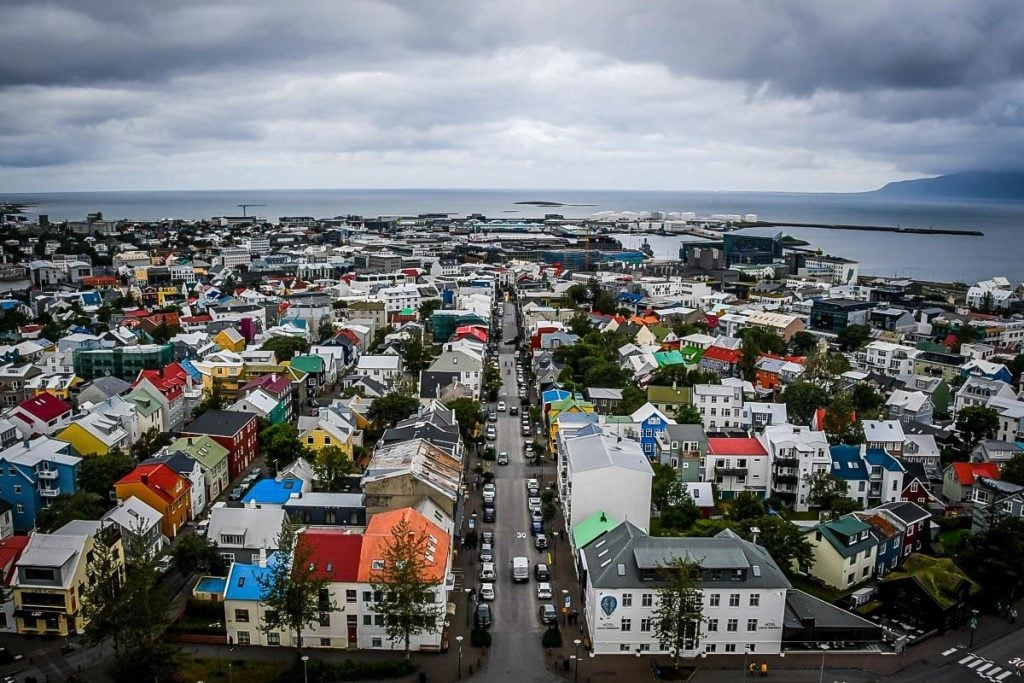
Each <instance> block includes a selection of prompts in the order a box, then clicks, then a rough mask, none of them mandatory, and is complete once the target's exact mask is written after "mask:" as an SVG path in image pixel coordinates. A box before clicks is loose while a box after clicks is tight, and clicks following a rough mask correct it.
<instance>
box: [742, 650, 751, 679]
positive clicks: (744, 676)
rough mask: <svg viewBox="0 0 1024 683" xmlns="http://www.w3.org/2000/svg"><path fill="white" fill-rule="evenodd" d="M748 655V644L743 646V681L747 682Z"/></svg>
mask: <svg viewBox="0 0 1024 683" xmlns="http://www.w3.org/2000/svg"><path fill="white" fill-rule="evenodd" d="M749 654H750V643H747V644H746V645H744V646H743V680H747V656H748V655H749Z"/></svg>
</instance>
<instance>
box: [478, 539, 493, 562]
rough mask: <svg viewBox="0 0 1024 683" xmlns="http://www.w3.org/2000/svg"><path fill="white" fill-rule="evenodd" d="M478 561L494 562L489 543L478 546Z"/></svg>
mask: <svg viewBox="0 0 1024 683" xmlns="http://www.w3.org/2000/svg"><path fill="white" fill-rule="evenodd" d="M480 561H481V562H494V549H493V548H491V544H490V543H484V544H482V545H481V546H480Z"/></svg>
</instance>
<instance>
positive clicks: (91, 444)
mask: <svg viewBox="0 0 1024 683" xmlns="http://www.w3.org/2000/svg"><path fill="white" fill-rule="evenodd" d="M56 438H57V439H58V440H60V441H66V442H68V443H69V444H71V445H72V446H74V447H75V451H76V452H77V453H78V454H79V455H81V456H89V455H106V454H107V453H109V452H110V451H112V450H114V449H115V448H121V449H125V450H126V449H127V447H128V445H129V444H128V441H129V439H130V435H129V434H128V431H127V430H125V429H124V427H122V426H121V425H120V423H118V421H117V420H115V419H113V418H111V417H107V416H106V415H103V414H101V413H89V414H88V415H83V416H82V417H79V418H76V419H75V421H74V422H72V423H71V424H69V425H68V426H67V427H65V428H64V429H63V430H62V431H61V432H60V433H59V434H57V436H56Z"/></svg>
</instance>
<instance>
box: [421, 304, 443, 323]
mask: <svg viewBox="0 0 1024 683" xmlns="http://www.w3.org/2000/svg"><path fill="white" fill-rule="evenodd" d="M439 308H441V300H440V299H427V300H426V301H424V302H423V303H421V304H420V320H430V316H432V315H433V314H434V311H436V310H438V309H439Z"/></svg>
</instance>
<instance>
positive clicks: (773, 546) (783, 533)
mask: <svg viewBox="0 0 1024 683" xmlns="http://www.w3.org/2000/svg"><path fill="white" fill-rule="evenodd" d="M751 527H753V528H756V529H757V530H758V533H757V543H758V545H760V546H762V547H763V548H764V549H765V550H767V551H768V554H769V555H771V556H772V559H773V560H775V563H776V564H777V565H779V567H781V568H782V570H783V571H784V572H786V573H787V574H792V573H793V571H794V566H793V565H794V564H795V565H796V570H798V571H800V572H803V573H807V571H808V570H809V569H810V568H811V565H812V564H814V550H813V549H812V548H811V544H810V542H809V541H808V540H807V536H806V535H805V534H804V532H803V531H802V530H801V529H800V528H799V527H797V526H796V525H795V524H793V523H792V522H789V521H787V520H785V519H783V518H781V517H779V516H777V515H764V516H762V517H759V518H756V519H752V520H750V523H749V525H748V526H747V527H746V528H742V527H741V528H740V535H742V536H744V537H745V538H747V539H748V540H752V539H753V535H754V534H753V532H752V531H751V530H750V529H751Z"/></svg>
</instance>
